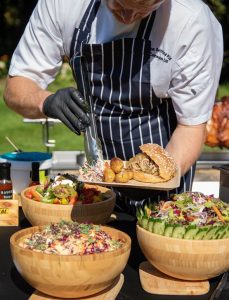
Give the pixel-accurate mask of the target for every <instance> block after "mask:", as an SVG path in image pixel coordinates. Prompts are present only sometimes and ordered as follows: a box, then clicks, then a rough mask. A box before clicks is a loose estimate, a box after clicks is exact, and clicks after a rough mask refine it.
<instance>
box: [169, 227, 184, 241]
mask: <svg viewBox="0 0 229 300" xmlns="http://www.w3.org/2000/svg"><path fill="white" fill-rule="evenodd" d="M185 232H186V230H185V226H181V225H176V226H175V227H174V229H173V235H172V237H174V238H176V239H183V237H184V235H185Z"/></svg>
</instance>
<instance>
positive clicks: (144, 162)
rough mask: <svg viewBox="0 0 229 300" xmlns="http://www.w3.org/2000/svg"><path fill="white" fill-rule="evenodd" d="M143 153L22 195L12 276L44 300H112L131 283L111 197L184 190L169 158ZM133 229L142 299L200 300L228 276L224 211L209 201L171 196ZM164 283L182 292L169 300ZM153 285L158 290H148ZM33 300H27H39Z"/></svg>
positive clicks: (90, 166) (227, 210)
mask: <svg viewBox="0 0 229 300" xmlns="http://www.w3.org/2000/svg"><path fill="white" fill-rule="evenodd" d="M140 151H141V152H140V153H139V154H137V155H136V156H134V157H132V158H130V159H129V161H122V160H121V159H120V158H118V157H114V158H112V159H111V160H110V161H103V160H101V159H98V160H97V161H96V162H93V163H89V162H87V161H86V162H85V164H84V165H83V166H82V167H81V169H80V170H79V174H77V175H72V174H59V175H57V176H56V177H54V178H51V179H50V181H49V182H46V184H43V185H35V186H30V187H28V188H26V189H24V190H23V191H22V192H21V198H22V199H21V205H22V212H23V214H24V216H25V217H26V218H27V220H28V221H29V222H30V224H31V227H29V228H26V229H22V230H19V231H17V232H15V233H14V234H13V235H12V236H11V238H10V248H11V255H12V259H13V262H14V264H15V266H16V268H17V270H18V272H19V273H20V274H21V276H22V277H23V278H24V279H25V280H26V281H27V282H28V283H29V285H30V286H32V287H33V288H34V289H36V290H37V291H38V293H41V295H42V297H43V298H42V299H50V298H49V297H58V299H60V298H59V297H61V299H66V298H68V299H81V298H85V299H105V298H104V297H105V296H106V297H108V298H106V299H109V300H110V299H111V300H112V299H116V297H117V295H118V294H119V292H120V289H121V288H122V285H123V281H128V280H129V279H128V278H124V277H123V271H124V270H125V268H126V267H127V264H128V260H129V257H130V253H131V252H130V251H131V238H130V236H129V235H128V234H126V233H124V232H123V231H120V230H117V229H115V228H113V227H110V226H109V222H110V221H111V220H112V218H111V216H112V213H113V210H114V206H115V198H116V195H115V193H114V192H113V191H112V187H113V186H116V184H117V185H118V186H119V187H122V186H124V187H125V186H128V187H129V188H136V187H138V188H144V189H155V190H157V189H162V190H163V189H164V190H167V191H168V190H170V189H172V188H175V187H177V186H179V180H180V174H179V168H178V167H177V166H176V164H175V162H174V160H173V158H172V157H170V155H169V154H168V153H167V152H166V151H165V149H163V148H162V147H160V146H159V145H156V144H144V145H141V146H140ZM174 178H175V179H176V180H175V181H174ZM177 178H178V179H179V180H177ZM171 182H172V185H171V186H169V183H171ZM141 184H144V185H141ZM158 184H159V186H158ZM136 219H137V221H136V237H137V242H138V244H139V247H140V249H141V251H142V253H143V255H144V257H145V258H146V259H147V265H146V264H143V265H141V266H140V267H139V275H140V282H141V286H142V288H143V289H144V290H145V291H146V292H148V293H150V294H152V295H154V294H167V295H171V294H173V295H174V293H175V294H177V295H180V294H182V295H198V294H206V293H208V291H209V289H210V285H209V282H208V280H210V279H211V278H215V277H217V276H219V275H221V274H223V273H225V272H227V271H228V269H229V204H228V203H225V202H223V201H221V200H220V199H217V198H215V197H214V195H205V194H203V193H199V192H185V193H182V194H173V195H171V196H170V197H169V198H168V199H163V200H160V201H153V202H152V203H150V204H149V205H145V206H144V207H139V208H138V209H137V212H136ZM106 224H108V226H107V225H106ZM47 270H50V271H49V272H47ZM162 274H163V275H162ZM164 275H165V276H167V277H166V280H167V281H166V282H167V283H168V281H169V280H170V282H172V285H173V287H174V285H176V280H177V284H178V282H179V280H182V281H183V284H184V286H185V285H186V286H188V288H187V289H186V290H183V289H181V288H176V289H175V291H176V292H174V289H171V290H170V289H168V290H167V291H166V292H165V290H163V284H165V285H166V284H167V283H166V282H165V281H161V280H162V277H163V276H164ZM121 278H124V280H123V281H122V283H120V282H121V281H120V280H121ZM152 280H153V281H154V282H157V281H158V282H160V286H161V288H158V286H159V285H155V286H157V287H156V288H155V286H154V287H153V286H152V285H149V284H148V283H149V282H150V281H152ZM200 280H201V282H202V283H203V285H199V281H200ZM190 282H191V283H190ZM178 286H179V284H178V285H177V287H178ZM180 286H181V285H180ZM114 287H116V291H115V292H114ZM36 293H37V292H36ZM36 293H35V294H33V295H32V296H31V298H30V299H39V298H36V295H37V294H36ZM34 297H35V298H34ZM93 297H94V298H93ZM96 297H97V298H96ZM53 299H57V298H53Z"/></svg>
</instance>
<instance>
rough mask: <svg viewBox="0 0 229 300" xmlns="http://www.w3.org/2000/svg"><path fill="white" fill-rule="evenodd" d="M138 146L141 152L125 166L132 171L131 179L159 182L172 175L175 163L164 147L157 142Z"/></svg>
mask: <svg viewBox="0 0 229 300" xmlns="http://www.w3.org/2000/svg"><path fill="white" fill-rule="evenodd" d="M139 148H140V150H141V151H142V153H138V154H137V155H136V156H134V157H132V158H131V159H130V160H129V161H128V162H127V168H128V169H130V170H132V171H133V179H135V180H137V181H141V182H149V183H159V182H165V181H168V180H170V179H171V178H173V177H174V175H175V172H176V164H175V162H174V160H173V158H172V157H171V156H170V155H169V154H168V152H166V151H165V149H164V148H162V147H161V146H159V145H157V144H144V145H141V146H140V147H139Z"/></svg>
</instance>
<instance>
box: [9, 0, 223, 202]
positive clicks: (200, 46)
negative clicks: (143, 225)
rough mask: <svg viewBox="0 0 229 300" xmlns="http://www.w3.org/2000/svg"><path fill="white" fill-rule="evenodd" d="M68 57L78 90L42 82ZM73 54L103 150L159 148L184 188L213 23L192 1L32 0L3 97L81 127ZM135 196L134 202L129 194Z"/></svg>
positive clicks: (210, 93)
mask: <svg viewBox="0 0 229 300" xmlns="http://www.w3.org/2000/svg"><path fill="white" fill-rule="evenodd" d="M64 56H65V57H68V59H69V62H70V65H71V68H72V70H73V75H74V78H75V80H76V83H77V88H78V89H77V90H76V89H75V88H73V87H69V88H65V89H60V90H58V91H57V92H56V93H54V94H52V93H51V92H49V91H47V90H46V88H47V86H48V85H49V84H50V83H51V82H52V81H53V80H54V79H55V76H56V75H57V73H58V71H59V70H60V67H61V65H62V61H63V57H64ZM82 58H84V59H85V60H86V62H87V70H88V75H89V79H90V83H91V91H92V95H93V105H94V113H95V116H96V122H97V131H98V135H99V138H100V140H101V143H102V149H103V156H104V158H105V159H111V158H112V157H114V156H118V157H120V158H122V159H124V160H128V159H129V158H130V157H132V156H134V155H135V154H136V153H138V152H139V146H140V145H142V144H145V143H156V144H159V145H161V146H162V147H164V148H166V150H167V151H168V152H169V153H170V154H171V156H173V157H174V159H175V161H176V163H177V164H178V166H179V167H180V168H181V173H182V177H181V185H180V187H179V188H178V189H176V191H173V192H181V191H186V190H190V189H191V186H192V180H193V176H194V168H195V161H196V160H197V158H198V157H199V155H200V152H201V149H202V145H203V141H204V136H205V127H206V122H207V121H208V120H209V118H210V117H211V112H212V107H213V104H214V100H215V95H216V90H217V86H218V82H219V77H220V71H221V66H222V59H223V39H222V30H221V26H220V24H219V23H218V21H217V20H216V18H215V17H214V15H213V14H212V12H211V11H210V9H209V7H208V6H207V5H206V4H205V3H204V2H203V1H200V0H193V1H190V0H164V1H161V0H77V1H76V0H39V1H38V3H37V6H36V7H35V9H34V11H33V13H32V16H31V18H30V20H29V22H28V24H27V27H26V29H25V32H24V34H23V36H22V38H21V40H20V42H19V44H18V46H17V48H16V50H15V52H14V55H13V57H12V61H11V65H10V69H9V78H8V81H7V85H6V89H5V93H4V98H5V101H6V104H7V105H8V106H9V107H10V108H12V109H13V110H15V111H16V112H17V113H19V114H21V115H22V116H24V117H26V118H42V117H52V118H58V119H60V120H61V121H62V122H63V123H64V124H65V125H66V126H68V127H69V128H70V129H71V130H72V131H73V132H75V133H77V134H80V133H81V132H82V131H85V128H86V127H87V126H88V125H89V123H90V122H89V118H88V115H87V113H86V112H87V107H86V106H85V103H84V94H85V92H84V84H83V81H82V64H81V62H82ZM138 200H139V199H138Z"/></svg>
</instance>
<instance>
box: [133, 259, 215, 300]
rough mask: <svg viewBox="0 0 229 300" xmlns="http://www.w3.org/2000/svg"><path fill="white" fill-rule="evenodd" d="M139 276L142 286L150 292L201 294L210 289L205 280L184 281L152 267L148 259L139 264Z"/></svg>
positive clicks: (158, 293) (159, 293)
mask: <svg viewBox="0 0 229 300" xmlns="http://www.w3.org/2000/svg"><path fill="white" fill-rule="evenodd" d="M139 277H140V282H141V286H142V288H143V289H144V290H145V291H146V292H148V293H150V294H157V295H203V294H206V293H207V292H208V291H209V289H210V285H209V282H208V281H207V280H205V281H185V280H181V279H177V278H173V277H170V276H168V275H166V274H164V273H162V272H160V271H159V270H157V269H156V268H154V267H153V266H152V265H151V264H150V263H149V262H148V261H144V262H142V263H141V264H140V266H139Z"/></svg>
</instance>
